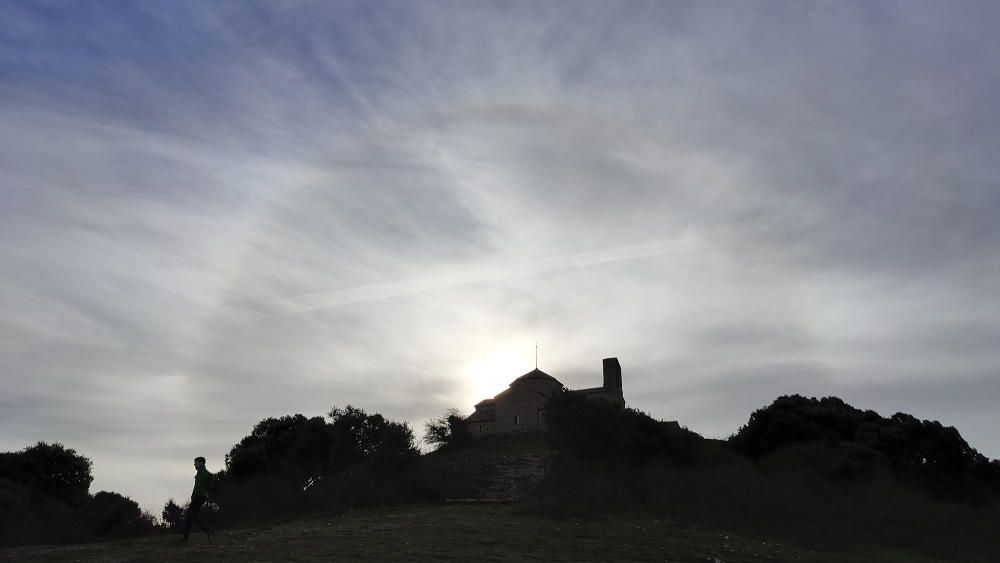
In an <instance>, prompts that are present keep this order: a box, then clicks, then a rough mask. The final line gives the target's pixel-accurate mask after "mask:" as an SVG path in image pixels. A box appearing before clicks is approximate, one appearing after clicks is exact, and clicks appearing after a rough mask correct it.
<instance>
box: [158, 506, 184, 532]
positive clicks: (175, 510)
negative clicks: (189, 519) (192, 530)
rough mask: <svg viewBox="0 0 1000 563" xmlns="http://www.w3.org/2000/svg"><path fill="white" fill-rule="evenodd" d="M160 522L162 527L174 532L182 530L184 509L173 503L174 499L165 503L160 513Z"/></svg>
mask: <svg viewBox="0 0 1000 563" xmlns="http://www.w3.org/2000/svg"><path fill="white" fill-rule="evenodd" d="M160 520H162V521H163V525H164V526H166V527H167V528H169V529H171V530H174V531H178V532H179V531H181V530H183V529H184V507H183V506H180V505H178V504H177V503H176V502H174V499H170V500H168V501H167V503H166V504H165V505H163V512H161V513H160Z"/></svg>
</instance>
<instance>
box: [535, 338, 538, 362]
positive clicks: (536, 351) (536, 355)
mask: <svg viewBox="0 0 1000 563" xmlns="http://www.w3.org/2000/svg"><path fill="white" fill-rule="evenodd" d="M535 369H538V341H537V340H536V341H535Z"/></svg>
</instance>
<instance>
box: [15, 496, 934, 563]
mask: <svg viewBox="0 0 1000 563" xmlns="http://www.w3.org/2000/svg"><path fill="white" fill-rule="evenodd" d="M0 560H3V561H122V562H124V561H241V562H246V561H370V560H381V561H402V560H411V561H412V560H451V561H471V560H478V561H524V560H540V561H623V560H624V561H636V560H641V561H703V562H705V561H726V562H736V561H829V562H833V561H929V560H928V559H924V558H920V557H918V556H916V555H914V554H912V553H903V552H890V551H869V552H860V553H838V552H818V551H812V550H809V549H806V548H802V547H797V546H794V545H788V544H777V543H773V542H769V541H768V542H765V541H761V540H759V539H753V538H748V537H740V536H736V535H732V534H728V533H726V532H720V531H708V530H697V529H690V528H685V527H682V526H678V525H676V524H674V523H672V522H670V521H667V520H656V519H653V518H643V517H638V516H633V517H614V518H610V519H606V520H602V521H578V520H549V519H544V518H540V517H537V516H532V515H527V514H524V513H523V511H522V510H521V509H519V508H518V507H516V506H513V505H446V506H405V507H396V508H391V509H372V510H356V511H350V512H346V513H343V514H337V515H330V516H326V517H313V518H309V519H303V520H296V521H290V522H285V523H279V524H275V525H273V526H267V527H257V528H246V529H239V530H226V531H222V532H220V533H219V534H218V535H217V536H216V538H215V541H213V542H212V543H208V541H207V540H206V539H205V537H204V536H197V537H195V536H193V537H192V538H191V542H190V543H188V544H179V543H178V542H177V537H176V536H160V537H151V538H142V539H136V540H128V541H120V542H113V543H102V544H87V545H73V546H36V547H25V548H16V549H6V550H0Z"/></svg>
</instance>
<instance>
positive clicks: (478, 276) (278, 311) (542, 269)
mask: <svg viewBox="0 0 1000 563" xmlns="http://www.w3.org/2000/svg"><path fill="white" fill-rule="evenodd" d="M694 244H700V239H698V238H697V237H696V236H693V235H691V234H689V233H685V234H684V235H682V236H681V237H680V238H678V239H675V240H670V241H660V242H653V243H648V244H639V245H632V246H619V247H616V248H609V249H604V250H596V251H591V252H581V253H579V254H569V255H566V256H556V257H552V258H545V259H542V260H535V261H531V262H524V263H521V264H512V265H505V266H493V267H489V268H478V269H471V270H470V269H463V270H462V271H460V272H455V273H451V274H445V275H440V276H431V277H426V278H418V279H413V280H405V281H399V282H389V283H375V284H366V285H360V286H357V287H351V288H346V289H340V290H337V291H329V292H320V293H309V294H305V295H298V296H295V297H286V298H282V299H275V300H271V301H266V302H261V303H257V304H255V305H254V306H255V307H260V308H262V309H265V310H264V311H262V314H263V315H264V316H282V315H291V314H296V313H308V312H311V311H319V310H323V309H333V308H336V307H343V306H345V305H352V304H355V303H364V302H368V301H379V300H382V299H389V298H393V297H400V296H404V295H411V294H414V293H420V292H422V291H429V290H434V289H442V288H446V287H454V286H458V285H465V284H470V283H479V282H487V281H497V280H502V279H510V278H517V277H523V276H531V275H538V274H543V273H546V272H552V271H557V270H566V269H571V268H583V267H587V266H596V265H599V264H607V263H610V262H623V261H626V260H636V259H639V258H647V257H650V256H658V255H660V254H668V253H671V252H676V251H678V250H681V249H686V248H688V247H690V246H692V245H694Z"/></svg>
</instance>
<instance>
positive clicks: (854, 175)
mask: <svg viewBox="0 0 1000 563" xmlns="http://www.w3.org/2000/svg"><path fill="white" fill-rule="evenodd" d="M998 22H1000V5H998V4H997V3H995V2H982V3H979V2H974V1H966V2H961V3H953V2H923V1H920V0H906V1H899V2H888V1H867V0H866V1H858V2H764V1H751V2H715V1H697V2H695V1H692V2H681V1H670V2H661V1H653V2H643V1H630V2H620V3H616V2H604V1H600V2H584V1H567V2H549V1H545V2H537V1H534V0H532V1H511V2H476V1H464V0H463V1H455V2H439V1H423V0H422V1H420V2H402V1H400V2H390V1H381V0H380V1H358V2H349V1H338V2H325V1H318V2H309V1H296V2H283V1H277V0H276V1H270V2H246V1H238V2H236V1H234V2H226V1H212V2H207V1H206V2H181V1H177V2H132V3H128V2H70V1H66V2H44V1H26V0H25V1H10V2H3V3H0V170H2V174H0V385H2V389H3V391H2V394H0V451H15V450H19V449H22V448H24V447H26V446H29V445H32V444H34V443H35V442H37V441H39V440H44V441H48V442H61V443H63V444H65V445H66V446H67V447H71V448H74V449H76V450H77V451H78V452H79V453H81V454H83V455H85V456H87V457H89V458H90V459H92V461H93V464H94V465H93V475H94V477H95V480H94V484H93V485H92V487H91V492H96V491H99V490H113V491H117V492H120V493H122V494H125V495H128V496H129V497H131V498H133V499H134V500H137V501H138V502H139V503H140V504H141V505H142V506H143V507H144V508H146V509H148V510H150V511H152V512H154V513H156V514H158V513H159V510H160V509H161V508H162V506H163V503H164V502H166V500H167V499H168V498H175V499H184V498H186V497H187V496H188V495H189V494H190V488H191V483H192V481H191V479H192V477H193V470H192V468H191V461H190V460H191V459H192V458H193V457H194V456H197V455H203V456H205V457H206V458H207V459H208V466H209V469H210V470H217V469H219V468H221V467H222V466H223V463H224V456H225V454H226V452H228V451H229V449H230V448H231V447H232V445H233V444H235V443H236V442H238V441H239V440H240V439H241V438H242V437H243V436H245V435H247V434H248V433H249V432H250V430H251V428H252V427H253V425H254V424H255V423H257V422H258V421H260V420H262V419H264V418H266V417H272V416H282V415H286V414H294V413H302V414H306V415H308V416H317V415H323V414H325V413H326V412H328V411H329V410H330V409H332V408H333V407H335V406H340V407H343V406H345V405H347V404H351V405H354V406H357V407H361V408H364V409H366V410H368V411H369V412H379V413H382V414H383V415H385V416H387V417H389V418H392V419H395V420H404V421H408V422H409V423H410V424H411V425H412V426H413V428H414V430H415V432H416V434H417V435H418V436H419V435H420V434H421V433H422V425H423V423H424V422H425V421H426V420H427V419H428V418H429V417H431V416H435V415H438V414H441V413H442V412H444V411H445V410H446V409H448V408H450V407H455V408H459V409H461V410H463V411H465V412H471V410H472V406H473V405H474V404H475V403H476V402H478V401H479V400H481V399H483V398H486V397H491V396H493V395H495V394H496V393H498V392H500V391H501V390H503V389H504V388H505V387H506V385H507V383H509V382H510V381H511V380H513V379H514V378H515V377H517V376H518V375H520V374H522V373H525V372H527V371H529V370H531V369H532V368H534V365H535V345H536V342H537V344H538V362H539V367H540V368H541V369H542V370H544V371H546V372H547V373H549V374H551V375H553V376H554V377H556V378H557V379H559V380H560V381H562V382H563V383H564V384H565V385H567V386H568V387H570V388H579V387H593V386H595V385H600V381H601V359H602V358H606V357H617V358H618V359H619V360H620V362H621V365H622V374H623V383H624V394H625V399H626V401H627V402H628V404H629V405H630V406H632V407H635V408H638V409H641V410H643V411H645V412H648V413H649V414H651V415H652V416H654V417H656V418H659V419H664V420H677V421H679V422H680V423H681V424H683V425H684V426H687V427H688V428H690V429H692V430H694V431H696V432H699V433H701V434H703V435H705V436H709V437H725V436H728V435H730V434H732V433H733V432H735V431H736V430H737V429H738V428H739V426H740V425H741V424H743V423H745V422H746V420H747V418H748V417H749V415H750V413H752V412H753V411H754V410H755V409H758V408H761V407H763V406H765V405H767V404H769V403H770V402H771V401H773V400H774V399H775V398H776V397H778V396H780V395H785V394H793V393H798V394H802V395H807V396H816V397H823V396H838V397H841V398H842V399H844V400H845V401H847V402H848V403H850V404H852V405H854V406H856V407H858V408H863V409H874V410H876V411H877V412H879V413H880V414H882V415H885V416H889V415H891V414H893V413H895V412H899V411H902V412H907V413H911V414H913V415H914V416H917V417H919V418H923V419H932V420H939V421H941V423H942V424H945V425H947V426H955V427H956V428H958V429H959V431H960V432H961V433H962V435H963V436H964V437H965V438H966V439H967V440H968V441H969V443H970V444H971V445H972V446H973V447H975V448H977V449H978V450H979V451H980V452H982V453H983V454H985V455H987V456H988V457H991V458H997V457H1000V435H998V434H997V433H996V432H995V429H996V428H997V426H998V425H1000V409H997V408H996V401H997V399H998V398H1000V346H998V343H1000V315H998V313H1000V292H998V291H997V288H998V287H1000V220H998V217H1000V159H998V158H997V155H998V154H1000V109H998V106H997V104H996V100H998V99H1000V65H997V64H996V61H997V60H1000V35H998V34H997V33H996V31H995V30H996V25H997V23H998Z"/></svg>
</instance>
